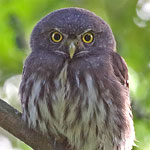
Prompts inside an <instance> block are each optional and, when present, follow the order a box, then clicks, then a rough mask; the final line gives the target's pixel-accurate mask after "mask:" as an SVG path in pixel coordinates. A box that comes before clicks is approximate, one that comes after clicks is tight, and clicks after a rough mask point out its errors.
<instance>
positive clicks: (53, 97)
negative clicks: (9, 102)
mask: <svg viewBox="0 0 150 150" xmlns="http://www.w3.org/2000/svg"><path fill="white" fill-rule="evenodd" d="M30 46H31V49H32V52H31V54H30V55H29V56H28V58H27V59H26V61H25V64H24V69H23V76H22V82H21V86H20V95H21V102H22V109H23V118H24V120H25V121H26V122H27V123H28V125H29V126H30V127H32V128H35V129H37V130H40V131H41V132H42V133H43V134H44V135H48V134H49V133H50V134H51V135H54V136H55V137H56V138H57V139H59V138H61V137H65V138H66V139H67V140H68V142H69V144H70V145H71V147H72V149H76V150H131V149H132V145H133V143H134V137H135V136H134V127H133V120H132V112H131V108H130V98H129V85H128V70H127V66H126V63H125V61H124V60H123V58H122V57H121V56H120V55H119V54H117V53H116V51H115V39H114V36H113V33H112V31H111V29H110V27H109V25H108V24H107V23H106V22H105V21H104V20H102V19H101V18H99V17H98V16H96V15H95V14H94V13H92V12H90V11H87V10H84V9H81V8H66V9H61V10H57V11H54V12H52V13H50V14H48V15H47V16H46V17H44V18H43V19H41V21H39V22H38V23H37V25H36V26H35V27H34V29H33V31H32V34H31V40H30Z"/></svg>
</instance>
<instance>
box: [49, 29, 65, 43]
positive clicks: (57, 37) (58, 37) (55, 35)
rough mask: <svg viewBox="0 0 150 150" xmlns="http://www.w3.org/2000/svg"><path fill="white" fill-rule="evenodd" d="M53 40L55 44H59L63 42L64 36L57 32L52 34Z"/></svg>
mask: <svg viewBox="0 0 150 150" xmlns="http://www.w3.org/2000/svg"><path fill="white" fill-rule="evenodd" d="M51 39H52V41H53V42H55V43H58V42H60V41H62V39H63V36H62V34H61V33H59V32H57V31H55V32H53V33H52V34H51Z"/></svg>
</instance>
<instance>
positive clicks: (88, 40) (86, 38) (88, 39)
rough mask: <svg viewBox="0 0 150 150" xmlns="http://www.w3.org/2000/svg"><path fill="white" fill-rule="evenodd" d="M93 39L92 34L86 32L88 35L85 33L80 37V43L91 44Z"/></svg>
mask: <svg viewBox="0 0 150 150" xmlns="http://www.w3.org/2000/svg"><path fill="white" fill-rule="evenodd" d="M93 39H94V36H93V34H92V33H90V32H88V33H85V34H83V36H82V41H83V42H84V43H92V42H93Z"/></svg>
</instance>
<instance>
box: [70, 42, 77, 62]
mask: <svg viewBox="0 0 150 150" xmlns="http://www.w3.org/2000/svg"><path fill="white" fill-rule="evenodd" d="M75 50H76V46H75V44H74V42H71V43H70V45H69V56H70V58H71V59H72V58H73V55H74V53H75Z"/></svg>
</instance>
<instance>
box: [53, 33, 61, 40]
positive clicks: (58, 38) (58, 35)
mask: <svg viewBox="0 0 150 150" xmlns="http://www.w3.org/2000/svg"><path fill="white" fill-rule="evenodd" d="M54 39H55V40H56V41H58V40H60V34H59V33H55V35H54Z"/></svg>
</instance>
